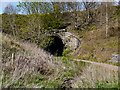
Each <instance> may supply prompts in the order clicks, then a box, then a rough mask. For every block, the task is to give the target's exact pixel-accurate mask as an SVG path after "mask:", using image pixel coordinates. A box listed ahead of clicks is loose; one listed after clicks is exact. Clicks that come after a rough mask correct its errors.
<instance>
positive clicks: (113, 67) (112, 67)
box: [74, 59, 120, 72]
mask: <svg viewBox="0 0 120 90" xmlns="http://www.w3.org/2000/svg"><path fill="white" fill-rule="evenodd" d="M74 60H75V61H83V62H87V63H91V64H95V65H99V66H102V67H106V68H108V69H111V70H115V71H118V70H119V72H120V67H119V66H115V65H110V64H106V63H98V62H93V61H88V60H80V59H74Z"/></svg>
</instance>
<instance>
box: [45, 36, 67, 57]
mask: <svg viewBox="0 0 120 90" xmlns="http://www.w3.org/2000/svg"><path fill="white" fill-rule="evenodd" d="M50 37H51V38H54V39H53V41H52V43H51V44H50V45H49V46H47V47H46V48H45V50H46V51H48V52H49V53H50V54H52V55H54V56H62V53H63V50H64V46H65V45H64V44H63V42H62V39H61V38H60V37H58V36H50Z"/></svg>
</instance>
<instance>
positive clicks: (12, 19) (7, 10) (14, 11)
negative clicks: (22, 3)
mask: <svg viewBox="0 0 120 90" xmlns="http://www.w3.org/2000/svg"><path fill="white" fill-rule="evenodd" d="M4 13H6V14H8V16H7V19H8V20H9V24H10V26H11V28H12V32H13V36H14V37H15V36H16V34H15V32H16V33H17V30H16V24H15V14H17V13H18V10H17V9H16V7H14V6H13V5H11V4H8V5H7V6H6V7H5V9H4Z"/></svg>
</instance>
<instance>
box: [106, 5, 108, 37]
mask: <svg viewBox="0 0 120 90" xmlns="http://www.w3.org/2000/svg"><path fill="white" fill-rule="evenodd" d="M107 7H108V6H107V3H106V38H107V37H108V11H107Z"/></svg>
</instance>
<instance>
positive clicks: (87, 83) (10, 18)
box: [0, 3, 120, 89]
mask: <svg viewBox="0 0 120 90" xmlns="http://www.w3.org/2000/svg"><path fill="white" fill-rule="evenodd" d="M32 4H37V3H31V4H30V5H32ZM43 4H44V3H43ZM54 8H55V7H54ZM56 8H57V9H59V8H58V6H56ZM57 9H56V10H55V11H54V13H45V14H44V13H42V14H38V13H32V14H28V15H20V14H14V13H13V14H7V13H3V14H2V32H1V33H0V38H1V40H2V45H1V47H2V59H1V62H2V70H1V71H0V76H1V79H2V88H43V89H44V88H64V89H66V88H118V87H119V82H118V78H119V76H118V73H119V71H118V69H115V70H114V69H113V68H112V65H113V64H114V65H115V66H114V67H117V65H118V66H120V65H119V62H116V63H113V62H109V60H111V57H112V55H113V54H114V55H119V51H118V49H119V45H118V41H119V34H120V33H119V30H120V27H119V26H120V25H119V24H120V23H119V22H118V20H119V10H118V6H109V7H108V8H107V9H108V11H109V12H107V11H106V9H105V7H103V8H101V7H100V8H93V9H90V10H88V11H87V10H84V11H73V12H63V13H61V12H60V11H57ZM60 35H62V37H60ZM66 37H67V38H66ZM78 41H79V42H78ZM77 42H78V44H79V45H77V44H76V43H77ZM72 46H74V47H75V48H73V49H71V47H72ZM85 60H86V61H85ZM93 61H94V63H95V62H96V63H97V64H92V63H93ZM89 62H92V63H89ZM101 62H102V63H101ZM99 63H101V65H98V64H99ZM105 63H107V64H105ZM102 64H103V65H109V67H110V68H108V67H103V66H102ZM110 64H112V65H110Z"/></svg>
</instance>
